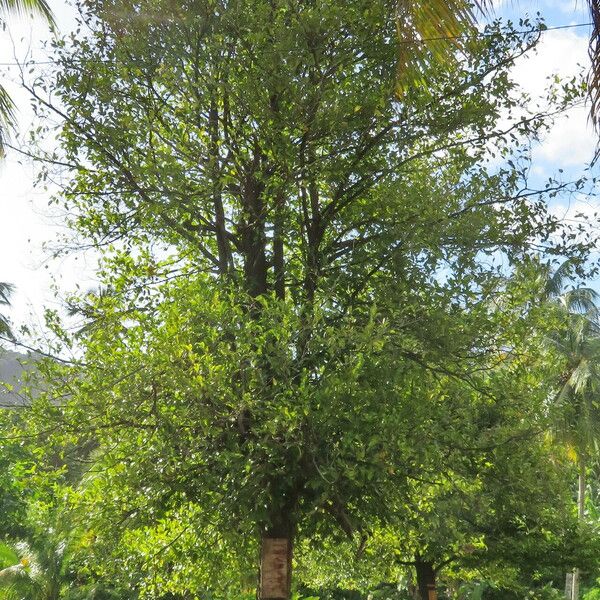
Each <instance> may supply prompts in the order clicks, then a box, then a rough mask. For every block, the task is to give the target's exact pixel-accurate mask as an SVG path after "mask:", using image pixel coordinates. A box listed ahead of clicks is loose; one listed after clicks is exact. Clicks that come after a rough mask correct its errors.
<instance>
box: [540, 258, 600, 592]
mask: <svg viewBox="0 0 600 600" xmlns="http://www.w3.org/2000/svg"><path fill="white" fill-rule="evenodd" d="M571 269H572V264H571V263H570V262H569V261H567V262H565V263H563V264H562V265H561V266H560V267H559V268H558V269H557V270H556V271H555V272H554V274H552V275H550V276H547V278H546V283H545V290H544V296H545V297H546V299H547V300H548V301H549V302H551V303H553V304H554V307H555V308H557V309H558V313H559V316H560V320H561V325H559V326H558V327H557V329H556V330H555V332H554V333H553V335H552V336H551V337H550V341H551V343H552V345H553V346H554V347H555V348H556V349H557V350H558V351H559V353H560V354H561V355H562V356H563V357H564V358H565V362H566V365H565V370H564V372H563V374H562V377H561V380H560V386H559V390H558V393H557V395H556V398H555V403H554V408H555V409H556V410H557V414H558V415H559V418H558V419H557V422H556V433H557V435H558V436H559V437H560V438H561V439H562V440H563V441H564V442H565V443H566V444H567V447H568V448H569V450H570V452H571V453H572V455H573V457H574V459H575V460H576V462H577V471H578V495H577V514H578V517H579V519H580V520H583V519H584V516H585V491H586V470H587V467H588V466H589V462H590V459H591V458H592V457H593V456H594V455H596V454H597V451H598V439H600V438H599V436H600V311H599V310H598V307H597V301H598V299H599V296H598V294H597V292H595V291H594V290H592V289H589V288H574V289H570V290H565V284H566V282H567V281H568V280H569V279H570V274H571ZM579 579H580V577H579V570H578V569H575V570H574V571H573V582H572V587H571V599H570V600H577V599H578V597H579Z"/></svg>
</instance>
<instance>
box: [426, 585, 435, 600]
mask: <svg viewBox="0 0 600 600" xmlns="http://www.w3.org/2000/svg"><path fill="white" fill-rule="evenodd" d="M427 596H428V597H429V600H437V591H436V589H435V585H432V584H429V585H428V586H427Z"/></svg>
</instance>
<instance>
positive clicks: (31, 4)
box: [0, 0, 54, 25]
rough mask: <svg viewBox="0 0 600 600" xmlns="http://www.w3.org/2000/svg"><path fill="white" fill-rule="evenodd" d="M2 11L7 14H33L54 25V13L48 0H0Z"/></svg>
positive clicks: (0, 9)
mask: <svg viewBox="0 0 600 600" xmlns="http://www.w3.org/2000/svg"><path fill="white" fill-rule="evenodd" d="M0 11H2V12H4V13H7V14H16V15H25V14H29V13H31V14H33V15H36V16H40V17H43V18H44V19H45V20H46V21H47V22H48V23H49V24H50V25H54V15H53V14H52V10H51V9H50V5H49V4H48V2H47V1H46V0H0Z"/></svg>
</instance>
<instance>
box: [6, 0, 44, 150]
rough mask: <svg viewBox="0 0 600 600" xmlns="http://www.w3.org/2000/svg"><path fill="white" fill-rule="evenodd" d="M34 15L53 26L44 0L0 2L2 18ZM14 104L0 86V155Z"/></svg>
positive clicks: (10, 121)
mask: <svg viewBox="0 0 600 600" xmlns="http://www.w3.org/2000/svg"><path fill="white" fill-rule="evenodd" d="M28 13H31V14H34V15H36V16H39V17H42V18H43V19H44V20H45V21H46V22H47V23H48V24H50V25H53V24H54V17H53V16H52V11H51V10H50V6H49V5H48V3H47V1H46V0H0V14H1V15H3V16H10V15H21V14H28ZM14 118H15V113H14V104H13V102H12V100H11V98H10V96H9V94H8V92H7V91H6V89H5V88H4V87H3V86H2V85H0V153H1V152H2V149H3V140H4V139H5V136H6V132H7V130H9V129H10V128H11V127H12V126H13V124H14Z"/></svg>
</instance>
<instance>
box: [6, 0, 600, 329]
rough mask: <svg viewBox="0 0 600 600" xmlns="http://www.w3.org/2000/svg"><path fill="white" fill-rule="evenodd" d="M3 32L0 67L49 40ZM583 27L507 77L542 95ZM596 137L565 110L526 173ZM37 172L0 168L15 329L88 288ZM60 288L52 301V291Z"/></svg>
mask: <svg viewBox="0 0 600 600" xmlns="http://www.w3.org/2000/svg"><path fill="white" fill-rule="evenodd" d="M494 4H495V6H496V8H495V15H496V16H499V17H502V18H509V19H512V20H513V21H515V22H518V19H519V18H520V17H521V16H523V15H525V14H529V15H530V16H533V17H534V16H535V14H536V13H537V12H538V11H539V12H541V13H542V15H543V16H544V18H545V21H546V24H547V25H548V26H549V27H554V26H563V25H570V24H577V23H586V22H587V21H588V20H589V15H588V14H587V8H586V4H585V2H584V1H583V0H579V1H571V0H528V1H527V0H520V1H519V2H517V1H516V0H515V1H513V0H495V2H494ZM51 5H52V7H53V9H54V10H55V12H56V15H57V20H58V24H59V29H60V30H61V31H63V32H66V31H69V29H70V28H71V27H72V26H73V11H72V9H71V8H70V7H69V5H68V3H67V2H66V1H65V0H54V1H51ZM9 32H10V35H9V34H8V33H7V32H4V33H2V32H0V63H3V62H11V61H14V60H15V58H17V59H18V60H22V59H24V58H25V57H32V58H37V59H43V57H44V56H45V53H44V50H43V47H42V46H43V44H42V42H43V40H44V39H48V34H47V32H46V31H45V28H44V27H43V25H42V24H40V23H37V24H35V23H31V21H21V22H11V24H10V28H9ZM587 36H588V30H587V28H577V29H562V30H556V31H549V32H547V33H544V34H543V37H542V42H541V43H540V45H539V48H538V51H537V53H536V55H535V56H532V57H530V58H528V59H526V60H522V61H520V63H519V64H517V65H516V66H515V68H514V73H513V74H514V78H515V80H516V81H517V82H519V83H520V84H521V85H522V87H523V88H524V89H525V90H526V91H527V92H528V93H529V94H530V95H531V96H532V98H533V99H534V101H535V98H539V97H541V96H543V95H544V89H545V87H546V85H547V83H548V78H549V77H551V76H552V75H554V74H555V73H557V74H560V75H563V76H569V75H573V74H575V73H576V72H577V70H578V65H582V66H583V67H584V68H585V67H587V39H588V38H587ZM16 76H17V73H16V71H15V69H14V68H12V69H9V68H7V67H4V70H3V71H0V77H2V79H3V82H4V83H5V84H6V85H7V87H8V88H9V89H10V91H11V93H12V94H13V97H14V99H15V101H16V103H17V107H18V115H19V122H20V129H21V131H22V132H26V131H27V129H28V127H29V126H30V124H31V123H32V120H33V117H32V114H31V110H30V108H29V101H28V99H27V96H26V95H25V94H24V93H23V92H22V91H21V90H19V87H18V85H16V84H13V83H11V82H10V80H11V79H15V78H16ZM596 139H597V136H596V134H595V133H594V132H593V131H592V129H591V128H590V126H589V124H588V120H587V109H586V108H581V109H576V110H573V111H571V113H570V114H569V115H566V116H565V117H562V118H560V119H559V120H558V121H557V123H556V124H555V126H554V127H553V129H552V131H551V132H550V133H549V134H548V135H547V136H546V137H545V139H544V140H543V141H542V143H541V144H540V145H539V146H538V147H537V148H536V149H535V150H534V153H533V168H532V173H533V174H534V177H535V179H536V180H537V181H543V180H544V179H546V178H547V177H549V176H550V175H552V174H553V173H556V172H557V171H558V169H559V168H563V169H565V173H566V174H567V175H569V176H574V177H576V176H577V175H578V174H579V173H581V172H582V171H583V169H584V168H585V166H586V163H587V162H588V161H589V160H590V159H591V158H592V156H593V152H594V148H595V144H596ZM35 173H36V168H35V166H34V165H32V164H31V163H30V162H29V161H27V160H21V159H20V158H19V156H18V155H16V154H15V153H9V156H8V157H7V159H6V160H5V161H4V162H3V163H2V164H1V165H0V189H1V190H2V194H1V195H0V223H2V230H3V235H2V236H0V256H1V257H2V259H1V261H0V281H10V282H13V283H15V284H16V286H17V293H16V295H15V298H14V307H13V309H12V310H11V312H10V316H11V318H12V320H13V322H14V323H15V325H19V324H23V323H27V324H29V325H31V326H33V327H34V328H36V329H40V328H41V326H42V314H43V307H44V306H50V307H54V308H56V307H58V306H59V305H60V298H61V296H64V294H65V293H66V292H67V291H70V290H73V289H74V288H75V287H76V286H77V285H79V286H81V287H83V288H84V289H85V288H87V287H90V286H91V285H93V284H94V267H95V265H96V258H95V256H94V255H93V254H89V253H88V254H86V253H80V254H79V255H77V256H74V257H71V258H68V259H64V258H63V259H60V260H56V259H51V258H50V257H49V252H48V251H47V250H46V249H45V244H50V245H51V244H52V243H53V240H55V239H56V236H57V235H60V234H61V233H64V231H65V228H64V218H63V216H62V215H60V214H57V213H52V212H51V211H50V209H49V208H48V199H49V197H50V195H51V194H52V192H53V189H52V187H51V188H50V189H48V190H44V189H39V188H37V189H36V188H35V187H34V185H33V181H34V178H35ZM597 208H598V200H597V199H595V200H593V199H589V198H582V197H580V198H578V199H576V200H573V199H570V200H568V199H565V198H562V199H558V200H556V201H555V203H554V205H553V210H554V211H555V212H556V214H557V215H559V216H560V217H561V218H565V219H571V218H574V215H575V213H577V212H584V213H585V214H587V215H588V216H589V218H591V215H592V214H593V212H594V211H595V210H596V209H597ZM55 287H56V288H57V289H58V290H59V294H58V297H55V292H54V288H55Z"/></svg>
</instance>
